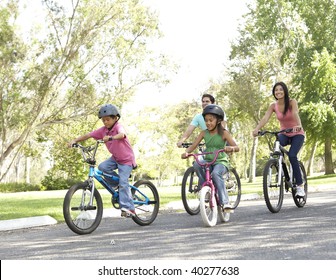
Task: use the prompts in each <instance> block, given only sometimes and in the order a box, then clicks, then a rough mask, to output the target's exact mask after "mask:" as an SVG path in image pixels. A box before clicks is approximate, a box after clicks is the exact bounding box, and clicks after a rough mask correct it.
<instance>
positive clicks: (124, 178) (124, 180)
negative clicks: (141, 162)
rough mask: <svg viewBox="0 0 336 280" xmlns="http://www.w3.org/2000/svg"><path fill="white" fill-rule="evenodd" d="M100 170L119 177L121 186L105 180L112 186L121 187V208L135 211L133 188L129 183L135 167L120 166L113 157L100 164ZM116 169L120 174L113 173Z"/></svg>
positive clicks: (107, 179)
mask: <svg viewBox="0 0 336 280" xmlns="http://www.w3.org/2000/svg"><path fill="white" fill-rule="evenodd" d="M98 169H99V170H101V171H103V172H105V173H108V174H112V175H114V176H118V177H119V184H116V182H114V181H112V180H111V179H109V178H107V177H106V178H105V179H106V181H107V182H108V183H109V184H110V185H111V186H116V185H119V204H120V207H123V208H126V209H128V210H134V203H133V198H132V194H131V188H130V185H129V183H128V178H129V176H130V175H131V172H132V170H133V167H132V166H130V165H125V164H119V163H117V162H116V161H115V160H113V158H112V157H110V158H109V159H107V160H105V161H103V162H102V163H100V164H99V166H98ZM115 169H118V174H117V173H116V172H115V171H113V170H115Z"/></svg>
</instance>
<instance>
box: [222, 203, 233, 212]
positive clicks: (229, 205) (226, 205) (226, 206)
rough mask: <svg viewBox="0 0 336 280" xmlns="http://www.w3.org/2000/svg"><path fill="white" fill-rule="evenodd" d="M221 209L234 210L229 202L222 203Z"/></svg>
mask: <svg viewBox="0 0 336 280" xmlns="http://www.w3.org/2000/svg"><path fill="white" fill-rule="evenodd" d="M222 210H223V212H225V213H233V212H234V210H233V208H232V206H231V204H230V203H228V204H224V205H222Z"/></svg>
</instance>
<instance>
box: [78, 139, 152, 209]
mask: <svg viewBox="0 0 336 280" xmlns="http://www.w3.org/2000/svg"><path fill="white" fill-rule="evenodd" d="M101 143H104V141H103V140H97V142H96V145H95V146H94V148H90V147H89V148H88V149H87V148H85V147H83V146H81V145H79V144H74V147H80V148H81V153H82V156H83V159H84V161H85V162H87V163H88V164H89V174H88V183H89V185H90V187H91V196H90V202H89V205H91V206H92V205H93V198H94V189H95V181H94V180H93V178H94V179H96V180H97V181H98V182H99V183H100V184H101V185H102V186H103V187H104V188H105V189H106V190H107V191H108V192H109V193H110V194H111V195H112V197H113V198H114V199H117V198H118V197H119V192H117V191H116V190H115V189H113V188H112V187H110V186H109V184H108V183H107V182H106V180H105V179H104V177H108V178H110V179H112V180H113V181H115V182H116V183H118V182H119V177H117V176H114V175H112V174H108V173H105V172H103V171H101V170H99V169H98V168H96V160H95V156H96V152H97V149H98V146H99V144H101ZM91 151H93V153H92V154H91V153H90V152H91ZM88 155H89V156H88ZM130 188H131V189H133V190H136V191H137V192H138V193H139V194H141V195H142V196H143V198H144V200H143V201H141V202H140V201H133V202H134V203H135V204H137V205H143V204H150V199H149V198H148V197H147V196H146V195H145V194H144V193H142V192H141V191H140V190H139V189H138V188H137V187H135V186H133V185H131V184H130Z"/></svg>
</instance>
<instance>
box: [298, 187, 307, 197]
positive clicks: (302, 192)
mask: <svg viewBox="0 0 336 280" xmlns="http://www.w3.org/2000/svg"><path fill="white" fill-rule="evenodd" d="M305 195H306V194H305V191H304V189H303V185H301V186H298V187H296V193H295V196H302V197H303V196H305Z"/></svg>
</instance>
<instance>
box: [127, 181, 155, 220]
mask: <svg viewBox="0 0 336 280" xmlns="http://www.w3.org/2000/svg"><path fill="white" fill-rule="evenodd" d="M134 187H136V188H137V189H135V188H133V189H132V195H133V201H134V205H135V213H136V215H135V216H134V217H132V219H133V221H134V222H135V223H137V224H138V225H140V226H147V225H149V224H151V223H152V222H154V220H155V219H156V217H157V215H158V213H159V208H160V198H159V193H158V191H157V189H156V187H155V186H154V184H153V183H152V182H150V181H147V180H140V181H137V182H136V183H135V184H134ZM145 196H146V197H147V198H148V199H149V201H147V202H146V203H144V202H145V201H146V197H145Z"/></svg>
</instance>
